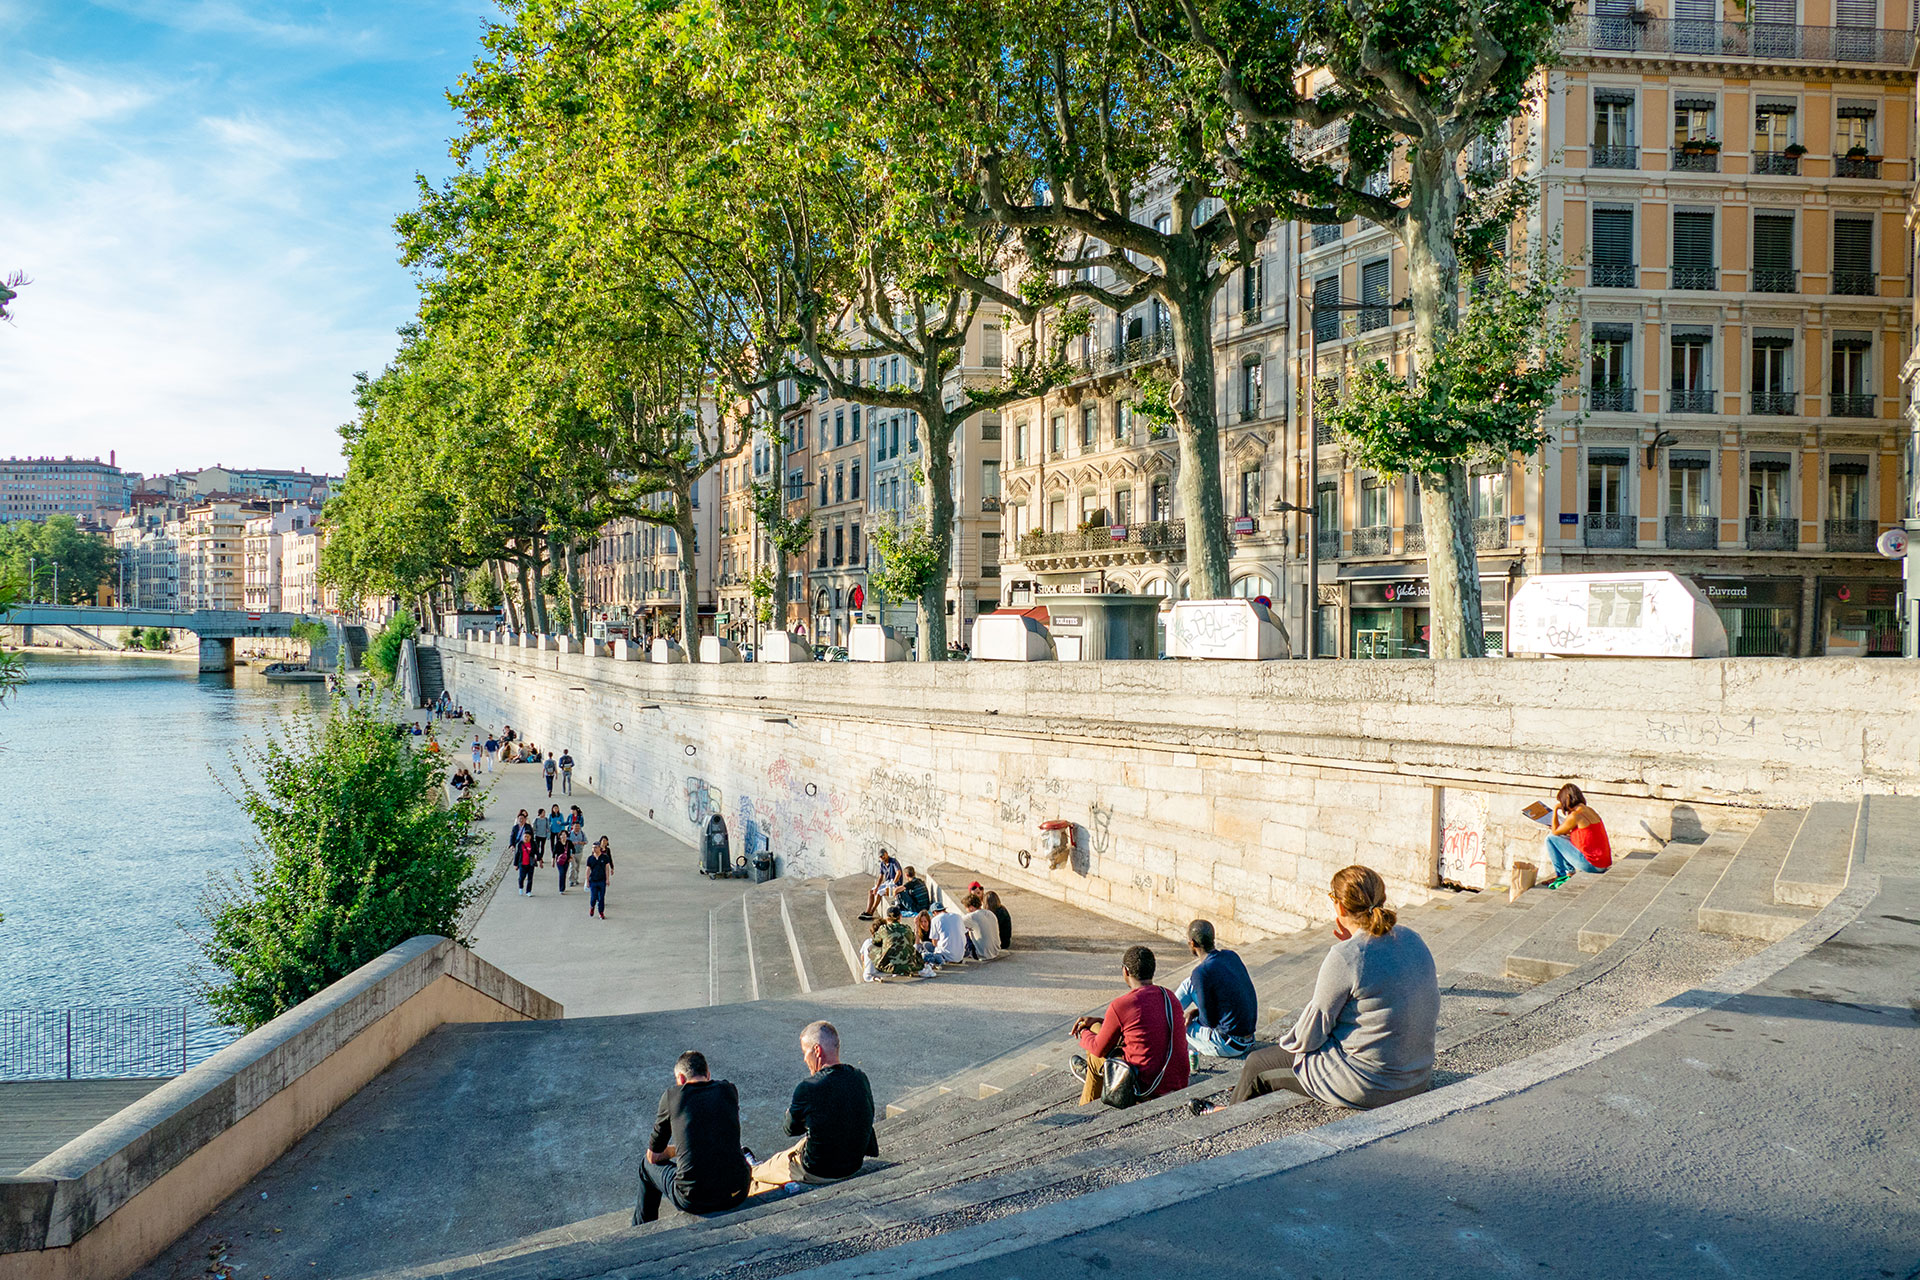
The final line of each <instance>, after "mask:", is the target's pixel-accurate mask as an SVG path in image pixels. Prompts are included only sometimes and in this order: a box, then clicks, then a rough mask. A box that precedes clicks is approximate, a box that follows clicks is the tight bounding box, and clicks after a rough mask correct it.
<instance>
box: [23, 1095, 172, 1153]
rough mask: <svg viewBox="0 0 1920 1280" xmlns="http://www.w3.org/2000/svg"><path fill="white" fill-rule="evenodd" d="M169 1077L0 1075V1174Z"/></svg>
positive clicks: (49, 1149)
mask: <svg viewBox="0 0 1920 1280" xmlns="http://www.w3.org/2000/svg"><path fill="white" fill-rule="evenodd" d="M168 1079H171V1077H161V1078H159V1079H141V1080H132V1079H129V1080H7V1081H0V1177H4V1176H6V1175H8V1174H13V1173H18V1172H20V1171H21V1170H22V1169H24V1168H26V1167H27V1166H28V1165H30V1164H32V1163H33V1162H34V1161H36V1160H38V1159H40V1157H42V1156H44V1155H47V1154H49V1153H50V1152H53V1151H57V1150H59V1149H60V1148H61V1147H63V1146H65V1145H66V1144H67V1143H68V1142H70V1141H72V1140H73V1139H75V1138H77V1137H79V1136H80V1135H81V1134H83V1133H85V1132H86V1131H87V1130H89V1129H91V1128H93V1126H94V1125H96V1124H99V1123H100V1122H101V1121H102V1120H105V1119H106V1118H107V1117H108V1116H111V1115H114V1114H115V1113H117V1112H119V1111H121V1110H123V1109H124V1108H126V1107H130V1106H132V1105H133V1104H134V1103H136V1102H138V1101H140V1099H142V1098H144V1097H146V1096H147V1095H148V1094H149V1093H152V1092H153V1091H154V1090H155V1089H158V1088H159V1087H160V1086H161V1085H163V1084H165V1083H166V1082H167V1080H168Z"/></svg>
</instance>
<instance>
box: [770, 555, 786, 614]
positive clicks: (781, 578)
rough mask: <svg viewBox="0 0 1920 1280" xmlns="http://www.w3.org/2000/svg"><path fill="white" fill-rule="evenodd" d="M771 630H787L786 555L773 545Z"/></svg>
mask: <svg viewBox="0 0 1920 1280" xmlns="http://www.w3.org/2000/svg"><path fill="white" fill-rule="evenodd" d="M773 629H774V630H775V631H785V630H786V629H787V553H786V552H784V551H782V550H781V549H780V544H779V542H778V541H776V542H775V543H774V544H773Z"/></svg>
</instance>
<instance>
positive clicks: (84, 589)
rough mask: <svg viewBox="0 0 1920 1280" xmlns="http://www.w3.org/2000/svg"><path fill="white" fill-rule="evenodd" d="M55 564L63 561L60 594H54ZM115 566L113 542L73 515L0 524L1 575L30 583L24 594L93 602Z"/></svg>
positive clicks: (41, 598) (64, 601)
mask: <svg viewBox="0 0 1920 1280" xmlns="http://www.w3.org/2000/svg"><path fill="white" fill-rule="evenodd" d="M55 564H58V565H59V566H60V574H59V578H60V581H59V589H60V598H59V599H58V600H55V599H54V598H53V596H54V571H53V566H54V565H55ZM113 566H114V555H113V547H112V546H111V545H110V544H109V543H108V542H107V540H106V539H105V538H103V537H101V536H100V535H99V534H96V533H88V532H86V531H84V530H82V529H81V528H80V522H79V521H77V520H75V519H74V518H73V517H72V516H54V517H52V518H50V519H48V520H44V521H40V520H14V521H11V522H9V523H7V524H0V575H4V576H5V577H8V578H10V579H13V580H15V581H17V582H19V583H22V584H24V585H25V586H26V588H27V591H26V594H25V595H24V596H23V597H22V598H23V599H28V600H39V601H42V602H47V603H52V604H87V603H90V602H91V601H92V600H93V599H94V598H95V595H96V593H97V592H98V591H99V589H100V584H101V583H102V582H104V581H106V579H107V576H108V571H109V570H110V569H111V568H112V567H113ZM29 567H31V571H32V574H33V579H32V581H31V582H28V578H27V575H28V572H29Z"/></svg>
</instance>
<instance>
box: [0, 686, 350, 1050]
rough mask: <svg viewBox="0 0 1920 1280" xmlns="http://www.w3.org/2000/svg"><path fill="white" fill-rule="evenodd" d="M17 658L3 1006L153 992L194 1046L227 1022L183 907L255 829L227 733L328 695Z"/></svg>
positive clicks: (0, 843)
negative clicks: (206, 999)
mask: <svg viewBox="0 0 1920 1280" xmlns="http://www.w3.org/2000/svg"><path fill="white" fill-rule="evenodd" d="M26 665H27V683H26V684H25V685H24V686H22V687H21V688H20V689H19V690H18V691H17V692H16V693H15V694H14V695H13V696H12V697H10V698H9V699H7V701H6V702H5V703H4V704H0V797H3V798H4V803H5V805H6V812H5V816H4V819H0V914H4V915H5V917H6V920H5V922H4V923H0V1010H7V1011H18V1010H63V1009H66V1008H69V1007H74V1006H81V1007H86V1006H102V1005H112V1006H140V1007H160V1008H171V1009H173V1010H175V1011H176V1012H175V1013H174V1014H172V1015H171V1016H170V1020H171V1021H172V1022H174V1023H177V1021H178V1017H179V1015H178V1012H177V1011H178V1010H180V1009H181V1008H182V1006H185V1007H186V1009H187V1016H188V1022H189V1024H190V1025H189V1031H188V1038H189V1040H190V1041H191V1042H192V1046H193V1051H192V1053H191V1054H190V1057H192V1058H196V1059H197V1058H199V1057H202V1056H204V1054H205V1052H207V1051H209V1050H210V1048H212V1047H217V1045H218V1044H220V1043H223V1042H224V1041H225V1039H226V1038H227V1035H228V1034H229V1033H226V1032H223V1031H220V1030H219V1029H217V1028H214V1027H213V1026H212V1025H211V1020H210V1019H209V1018H208V1017H207V1016H206V1014H205V1011H204V1009H203V1008H201V1007H200V1005H199V1002H198V1001H197V1000H196V999H195V998H194V996H193V990H194V969H195V966H196V963H197V961H198V960H199V952H198V949H197V948H196V946H195V939H196V938H197V937H199V936H203V935H204V932H205V930H204V926H203V925H202V924H201V923H200V921H199V918H198V916H197V914H196V911H195V908H196V906H197V904H198V903H199V900H200V896H201V894H202V892H203V891H204V890H205V888H206V885H207V880H208V876H209V875H210V874H215V873H219V872H223V871H231V870H233V869H235V868H237V867H239V866H241V865H243V864H244V863H245V861H246V859H247V857H248V853H249V849H250V845H251V837H252V827H251V825H250V824H249V823H248V822H247V820H246V816H245V815H244V814H243V813H242V812H241V810H240V806H239V804H238V802H237V801H236V800H235V799H234V797H233V795H232V794H230V793H229V792H230V789H231V788H232V787H233V784H234V779H235V767H236V763H237V762H238V760H239V753H240V749H241V747H242V746H243V744H246V743H249V742H257V741H259V740H260V739H261V738H262V737H263V736H264V735H265V734H266V733H267V732H268V731H269V730H271V729H272V728H273V727H274V726H275V725H276V724H278V723H280V722H281V721H282V720H284V719H285V718H287V717H292V716H306V715H311V714H313V713H314V712H316V711H318V710H320V709H321V708H323V707H324V705H325V694H324V692H323V691H322V689H321V687H320V686H319V685H312V684H291V685H270V684H268V683H267V682H266V681H264V680H262V679H261V678H260V677H259V675H258V674H256V672H255V671H254V670H253V669H251V668H247V669H241V670H238V671H236V672H233V673H230V674H220V675H200V674H198V673H197V672H196V671H195V670H194V664H193V663H192V662H182V661H179V660H177V659H170V658H128V657H117V656H112V655H101V656H99V657H87V656H82V655H72V656H67V655H42V654H28V655H27V657H26ZM42 1021H44V1019H43V1020H42ZM20 1026H21V1021H20V1018H19V1016H18V1015H17V1014H16V1015H14V1023H13V1032H12V1034H13V1040H12V1041H9V1039H8V1037H7V1034H6V1033H7V1027H6V1025H5V1024H4V1023H0V1054H5V1053H8V1052H9V1049H8V1046H9V1043H12V1044H13V1045H14V1048H13V1050H12V1052H13V1054H14V1056H15V1057H16V1058H19V1057H22V1056H24V1055H25V1052H26V1051H25V1050H24V1049H21V1048H20V1047H19V1039H18V1037H19V1035H20V1034H21V1032H20V1030H19V1028H20ZM173 1034H174V1038H175V1041H176V1049H177V1041H178V1037H179V1033H178V1032H177V1031H175V1032H174V1033H173ZM10 1065H11V1066H14V1067H15V1068H16V1070H17V1069H18V1065H19V1064H18V1063H17V1062H15V1063H12V1064H9V1063H7V1062H0V1077H4V1076H5V1075H6V1074H7V1068H8V1067H9V1066H10ZM173 1069H176V1070H177V1069H178V1066H177V1063H176V1064H175V1066H174V1068H173Z"/></svg>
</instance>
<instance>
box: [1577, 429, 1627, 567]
mask: <svg viewBox="0 0 1920 1280" xmlns="http://www.w3.org/2000/svg"><path fill="white" fill-rule="evenodd" d="M1628 456H1629V455H1628V453H1627V451H1626V450H1624V449H1589V450H1587V512H1586V526H1587V543H1588V545H1590V546H1612V547H1625V546H1631V545H1632V544H1633V542H1634V538H1633V536H1632V534H1633V528H1632V525H1631V524H1630V523H1629V522H1628V519H1627V479H1628V476H1627V461H1628Z"/></svg>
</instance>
